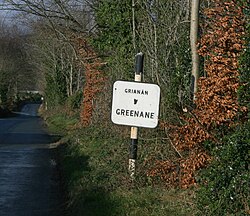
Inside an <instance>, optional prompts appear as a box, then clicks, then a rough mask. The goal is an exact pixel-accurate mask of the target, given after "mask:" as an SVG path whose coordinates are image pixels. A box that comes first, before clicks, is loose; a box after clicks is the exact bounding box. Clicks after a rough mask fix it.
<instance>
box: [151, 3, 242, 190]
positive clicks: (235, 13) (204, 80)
mask: <svg viewBox="0 0 250 216" xmlns="http://www.w3.org/2000/svg"><path fill="white" fill-rule="evenodd" d="M213 5H214V6H213V8H208V9H206V10H205V16H206V19H205V24H204V29H205V33H204V34H203V36H202V38H201V40H200V43H199V51H198V53H199V55H201V56H203V57H204V59H205V68H204V69H205V72H206V76H204V77H200V79H199V81H198V93H197V94H196V100H195V102H194V103H195V105H196V106H195V109H193V110H192V111H189V112H188V114H189V115H188V116H187V114H186V115H183V116H182V119H183V120H184V122H185V125H182V126H175V127H173V126H172V127H169V126H168V125H167V124H162V127H163V128H165V129H167V130H168V131H169V132H170V135H171V137H172V140H173V143H174V145H175V148H176V149H177V150H178V151H179V152H185V155H187V156H185V157H182V158H180V159H179V160H177V161H175V162H174V163H173V162H171V161H160V162H159V161H157V162H156V166H155V168H154V169H153V170H150V171H149V173H148V175H149V176H161V178H162V179H163V180H165V182H166V184H174V185H179V186H181V187H183V188H187V187H189V186H191V185H195V184H196V181H195V173H196V172H197V170H199V169H201V168H203V167H204V166H206V165H207V164H208V163H209V161H210V160H211V157H210V156H209V154H208V153H207V152H206V151H205V150H204V149H203V147H202V143H203V142H204V141H206V140H212V141H215V142H219V138H217V137H216V131H217V130H218V129H219V128H220V127H221V126H224V127H231V126H232V125H234V124H235V120H236V119H237V118H238V114H239V112H245V111H246V110H247V108H246V107H240V106H239V103H238V101H237V90H238V88H239V86H240V83H239V78H238V76H239V72H238V68H239V64H238V58H239V56H240V54H241V52H242V49H243V48H244V41H243V36H244V35H245V29H244V15H243V12H242V11H243V8H242V7H241V6H239V5H237V4H236V1H234V0H231V1H229V0H227V1H220V0H214V2H213ZM177 168H178V170H179V171H178V172H177V171H176V170H177Z"/></svg>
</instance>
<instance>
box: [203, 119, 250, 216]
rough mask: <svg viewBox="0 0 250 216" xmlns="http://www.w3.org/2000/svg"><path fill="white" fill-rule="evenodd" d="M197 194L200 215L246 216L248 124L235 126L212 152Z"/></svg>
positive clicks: (249, 185) (249, 194)
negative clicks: (233, 130)
mask: <svg viewBox="0 0 250 216" xmlns="http://www.w3.org/2000/svg"><path fill="white" fill-rule="evenodd" d="M213 157H214V160H213V162H212V164H211V165H210V167H209V168H208V169H207V170H205V171H203V173H202V174H203V175H202V176H203V177H202V180H201V181H202V187H201V188H200V190H199V192H198V207H199V208H200V212H201V214H202V215H218V216H222V215H247V214H249V213H250V212H249V210H250V209H249V208H250V172H249V168H250V167H249V166H250V165H249V162H250V122H247V123H245V124H243V125H241V126H238V127H237V128H236V130H235V132H234V133H232V134H230V135H228V136H226V137H225V138H224V139H223V144H222V145H221V146H217V147H216V148H215V150H214V152H213Z"/></svg>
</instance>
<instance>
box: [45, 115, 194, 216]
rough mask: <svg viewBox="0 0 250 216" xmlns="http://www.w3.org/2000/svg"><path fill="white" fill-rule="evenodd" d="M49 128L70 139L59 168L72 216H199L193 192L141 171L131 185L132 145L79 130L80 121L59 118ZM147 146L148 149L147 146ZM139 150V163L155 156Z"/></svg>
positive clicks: (52, 119)
mask: <svg viewBox="0 0 250 216" xmlns="http://www.w3.org/2000/svg"><path fill="white" fill-rule="evenodd" d="M47 122H48V125H49V128H50V130H51V131H53V133H55V132H57V133H61V134H64V135H65V137H64V140H65V145H63V147H62V148H61V157H60V164H61V168H62V175H63V179H64V183H65V188H66V193H67V196H68V197H67V200H68V203H67V206H68V215H70V216H79V215H81V216H85V215H86V216H102V215H103V216H112V215H114V216H115V215H119V216H123V215H124V216H127V215H129V216H138V215H140V216H144V215H145V216H146V215H147V216H149V215H152V216H154V215H155V216H156V215H157V216H163V215H164V216H168V215H169V216H175V215H176V216H177V215H180V216H181V215H183V216H184V215H185V216H188V215H194V214H195V211H196V210H195V205H194V204H193V196H194V193H193V191H192V190H185V191H183V190H177V189H170V188H166V187H164V186H161V185H158V184H154V183H152V182H151V181H150V179H148V178H147V176H146V175H145V170H143V169H144V167H143V166H142V165H141V166H140V165H139V166H138V175H137V177H136V179H135V181H134V182H131V180H130V178H129V174H128V172H127V163H128V144H127V142H129V140H127V139H124V138H121V137H117V136H114V135H113V134H112V133H110V131H105V130H104V129H102V130H100V128H96V127H88V128H74V127H73V125H74V124H75V123H76V119H75V118H74V117H69V116H67V115H63V114H60V113H58V114H56V115H53V116H50V117H48V118H47ZM143 145H144V146H147V142H146V141H144V142H143ZM148 147H149V145H148ZM151 148H152V147H151ZM154 149H157V148H156V146H154ZM140 150H141V152H140V153H141V154H140V155H141V157H140V158H139V160H138V163H139V164H143V161H144V159H145V158H147V157H148V153H147V151H150V150H149V149H147V150H145V149H144V150H143V149H142V148H141V149H140ZM151 150H152V149H151Z"/></svg>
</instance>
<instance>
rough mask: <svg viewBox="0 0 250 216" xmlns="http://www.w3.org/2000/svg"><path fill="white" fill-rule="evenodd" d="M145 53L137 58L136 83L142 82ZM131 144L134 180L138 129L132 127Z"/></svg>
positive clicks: (138, 54) (130, 165) (131, 163)
mask: <svg viewBox="0 0 250 216" xmlns="http://www.w3.org/2000/svg"><path fill="white" fill-rule="evenodd" d="M143 59H144V55H143V53H137V54H136V56H135V82H141V80H142V73H143ZM130 138H131V143H130V148H129V151H130V153H129V168H128V169H129V173H130V177H131V179H132V180H134V178H135V165H136V159H137V144H138V127H131V135H130Z"/></svg>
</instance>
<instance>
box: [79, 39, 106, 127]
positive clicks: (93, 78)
mask: <svg viewBox="0 0 250 216" xmlns="http://www.w3.org/2000/svg"><path fill="white" fill-rule="evenodd" d="M75 45H76V50H77V52H78V55H79V56H80V62H81V64H82V66H83V67H84V70H85V83H84V89H83V103H82V106H81V114H80V117H81V123H82V125H83V126H88V125H89V124H90V123H91V117H92V114H93V110H94V102H93V101H94V99H95V98H96V96H97V93H98V92H100V91H101V90H102V86H103V84H104V82H105V78H104V75H103V73H102V71H101V70H100V68H101V66H102V65H103V62H102V61H101V59H100V58H99V57H98V56H97V54H96V53H95V52H94V51H93V49H92V48H91V47H90V46H89V44H88V42H87V40H86V39H82V38H79V37H78V38H76V39H75Z"/></svg>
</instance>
